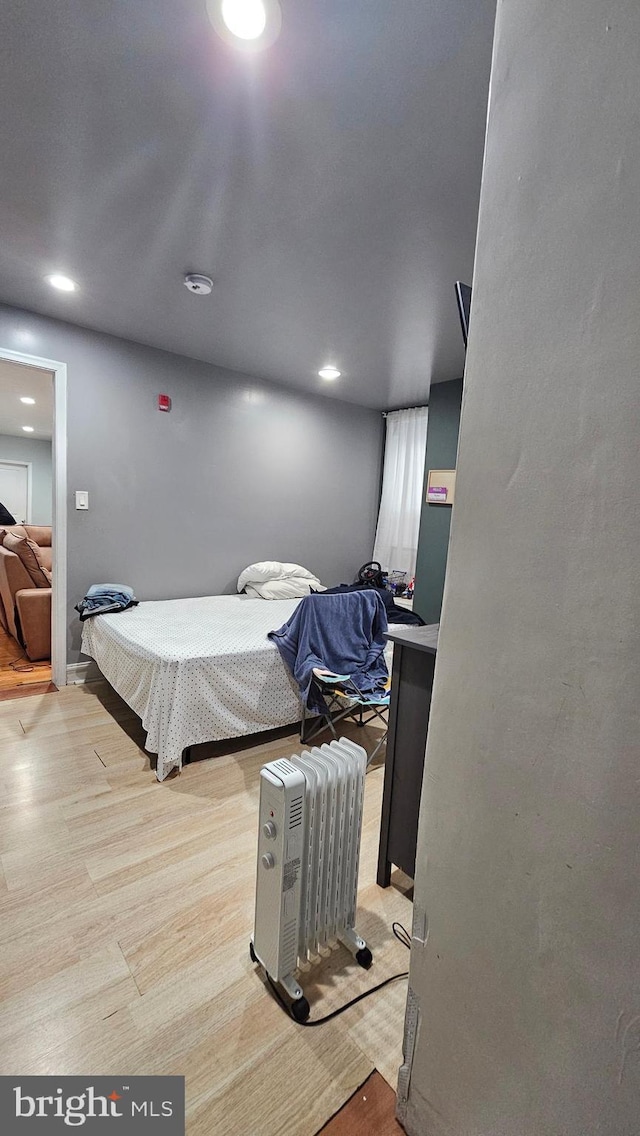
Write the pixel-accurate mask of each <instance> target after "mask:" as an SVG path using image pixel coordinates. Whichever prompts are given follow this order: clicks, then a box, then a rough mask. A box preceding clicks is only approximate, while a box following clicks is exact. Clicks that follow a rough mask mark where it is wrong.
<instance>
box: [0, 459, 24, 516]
mask: <svg viewBox="0 0 640 1136" xmlns="http://www.w3.org/2000/svg"><path fill="white" fill-rule="evenodd" d="M0 501H2V504H3V505H4V506H5V508H6V509H8V510H9V512H10V513H12V514H13V516H14V517H15V519H16V521H17V523H18V524H19V525H22V524H25V522H26V523H28V522H29V521H30V519H31V518H30V517H29V466H28V465H26V464H24V465H21V464H20V463H18V462H6V461H0Z"/></svg>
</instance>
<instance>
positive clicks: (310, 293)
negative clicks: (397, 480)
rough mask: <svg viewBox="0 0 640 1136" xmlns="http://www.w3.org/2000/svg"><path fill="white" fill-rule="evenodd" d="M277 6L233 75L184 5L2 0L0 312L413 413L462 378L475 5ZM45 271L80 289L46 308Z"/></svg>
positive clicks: (475, 168) (482, 2)
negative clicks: (259, 47)
mask: <svg viewBox="0 0 640 1136" xmlns="http://www.w3.org/2000/svg"><path fill="white" fill-rule="evenodd" d="M281 8H282V30H281V34H280V36H279V38H278V39H277V40H276V42H275V43H274V44H273V45H272V46H271V47H269V48H267V49H266V50H264V51H263V52H261V53H259V54H254V55H252V56H248V55H247V54H245V53H242V52H239V51H238V50H236V49H235V48H233V47H231V46H229V45H228V44H226V43H224V42H223V40H222V39H221V38H220V37H219V36H218V35H217V34H216V32H215V31H214V30H213V27H212V25H211V23H210V22H209V20H208V18H207V15H206V11H205V0H144V3H137V4H136V3H132V2H131V0H109V3H108V4H105V3H104V0H56V2H55V3H52V4H43V3H42V0H4V3H3V6H2V17H1V23H2V34H1V35H0V100H1V103H2V106H3V114H2V117H1V119H0V152H1V153H2V162H1V163H0V301H4V302H6V303H10V304H14V305H17V306H21V307H26V308H29V309H31V310H33V311H37V312H41V313H45V314H47V315H52V316H56V317H60V318H63V319H66V320H70V321H72V322H74V323H79V324H82V325H84V326H87V327H92V328H97V329H99V330H102V331H107V332H112V333H115V334H117V335H121V336H125V337H127V338H130V339H134V340H138V341H139V342H142V343H148V344H152V345H154V346H157V347H163V348H167V349H169V350H171V351H176V352H180V353H183V354H186V355H190V356H193V357H195V358H198V359H204V360H207V361H210V362H212V363H217V364H220V365H223V366H225V367H229V368H232V369H234V370H237V371H242V372H245V373H249V374H252V375H256V376H260V377H262V378H267V379H272V380H276V381H278V382H281V383H285V384H287V385H289V386H292V387H296V388H300V389H302V390H306V391H315V392H321V393H323V394H328V395H331V396H333V397H338V398H344V399H347V400H349V401H351V402H356V403H360V404H363V405H368V406H375V407H379V408H381V409H382V408H390V407H394V406H406V405H411V404H412V403H416V402H424V401H425V400H426V398H427V396H428V390H429V385H430V381H435V382H437V381H443V380H446V379H452V378H457V377H459V376H460V374H461V373H462V368H463V361H464V360H463V344H462V336H461V332H460V326H459V322H458V315H457V309H456V303H455V297H454V282H455V280H456V279H462V280H465V281H467V282H469V283H470V282H471V275H472V268H473V254H474V243H475V233H476V221H477V210H478V196H479V189H480V176H481V166H482V154H483V143H484V127H485V113H486V103H487V93H488V83H489V70H490V60H491V46H492V36H493V19H494V10H495V0H393V2H391V0H281ZM55 271H57V272H62V273H66V274H67V275H69V276H71V277H72V278H73V279H75V280H76V281H77V282H78V284H79V290H78V291H77V292H75V293H73V294H66V293H65V294H63V293H56V292H54V291H53V290H52V289H51V288H50V286H49V285H48V284H47V283H45V282H44V280H43V277H44V276H45V275H46V274H47V273H51V272H55ZM185 271H200V272H204V273H207V274H208V275H210V276H211V277H212V278H213V279H214V282H215V286H214V290H213V293H212V294H211V295H210V296H209V297H200V296H192V295H190V294H189V293H188V291H187V290H186V288H185V287H184V286H183V284H182V277H183V274H184V273H185ZM324 363H333V364H335V365H336V366H337V367H338V368H339V369H340V370H341V371H342V372H343V377H342V378H341V379H340V380H338V381H337V382H334V383H331V384H330V383H326V382H323V380H322V379H320V378H318V376H317V371H318V369H319V368H320V367H321V366H322V365H323V364H324Z"/></svg>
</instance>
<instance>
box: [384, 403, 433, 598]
mask: <svg viewBox="0 0 640 1136" xmlns="http://www.w3.org/2000/svg"><path fill="white" fill-rule="evenodd" d="M428 414H429V412H428V409H427V407H426V406H418V407H416V408H414V409H412V410H394V411H392V413H391V414H388V415H387V435H386V443H385V451H384V471H383V475H382V498H381V501H380V512H379V514H378V527H377V529H376V540H375V545H374V548H373V559H374V560H378V561H379V562H380V564H381V565H382V567H383V568H384V569H385V570H386V571H389V572H395V571H400V572H406V573H407V579H411V577H412V576H414V575H415V571H416V552H417V550H418V531H419V528H420V511H421V507H422V486H423V483H424V463H425V455H426V450H427V418H428Z"/></svg>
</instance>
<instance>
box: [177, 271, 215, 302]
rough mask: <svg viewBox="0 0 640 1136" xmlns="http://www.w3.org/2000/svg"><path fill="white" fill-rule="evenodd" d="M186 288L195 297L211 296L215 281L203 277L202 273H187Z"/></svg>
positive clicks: (208, 277)
mask: <svg viewBox="0 0 640 1136" xmlns="http://www.w3.org/2000/svg"><path fill="white" fill-rule="evenodd" d="M184 286H185V288H188V289H189V291H190V292H193V294H194V296H209V295H210V293H211V292H212V291H213V280H212V279H211V277H210V276H203V275H202V273H201V272H187V275H186V276H185V278H184Z"/></svg>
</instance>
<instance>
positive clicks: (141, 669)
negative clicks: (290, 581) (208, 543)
mask: <svg viewBox="0 0 640 1136" xmlns="http://www.w3.org/2000/svg"><path fill="white" fill-rule="evenodd" d="M299 603H300V600H299V599H289V600H262V599H252V598H250V597H249V596H244V595H240V596H206V597H204V598H202V599H184V600H158V601H149V602H146V603H141V604H139V605H138V607H133V608H129V610H128V611H122V612H114V613H112V614H110V615H97V616H94V617H93V618H91V619H88V620H87V621H86V622H85V623H84V624H83V631H82V650H83V652H84V654H85V655H89V656H90V657H91V658H92V659H95V661H96V663H97V664H98V667H99V668H100V670H101V671H102V673H103V675H104V676H105V678H106V679H107V680H108V681H109V682H110V683H111V685H112V686H113V687H114V689H115V690H117V692H118V694H119V695H120V696H121V697H122V698H124V700H125V702H127V703H128V705H129V706H130V707H131V709H132V710H134V711H135V713H136V714H138V715H139V717H140V718H141V719H142V725H143V727H144V729H145V730H146V731H147V749H148V750H149V751H150V752H151V753H157V754H158V763H157V770H156V775H157V778H158V780H159V781H163V780H164V778H165V777H166V776H167V774H168V773H169V772H170V771H171V770H172V769H174V768H178V769H179V768H180V766H181V764H182V753H183V750H184V749H185V748H186V747H187V746H191V745H196V744H198V743H199V742H209V741H221V740H222V739H224V738H235V737H240V736H241V735H244V734H253V733H258V732H259V731H260V730H271V729H274V728H275V727H277V726H287V725H290V724H291V723H292V722H296V721H298V720H299V718H300V700H299V697H298V691H297V687H296V685H295V683H294V682H293V679H292V678H291V675H290V674H289V672H288V671H287V669H286V667H285V665H284V663H283V661H282V659H281V658H280V654H279V651H278V649H277V647H276V646H275V645H274V644H273V643H272V642H271V640H270V639H267V632H268V631H274V630H277V628H279V627H282V625H283V623H286V622H287V620H288V619H290V618H291V616H292V614H293V612H294V611H295V609H296V607H297V606H298V604H299Z"/></svg>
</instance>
